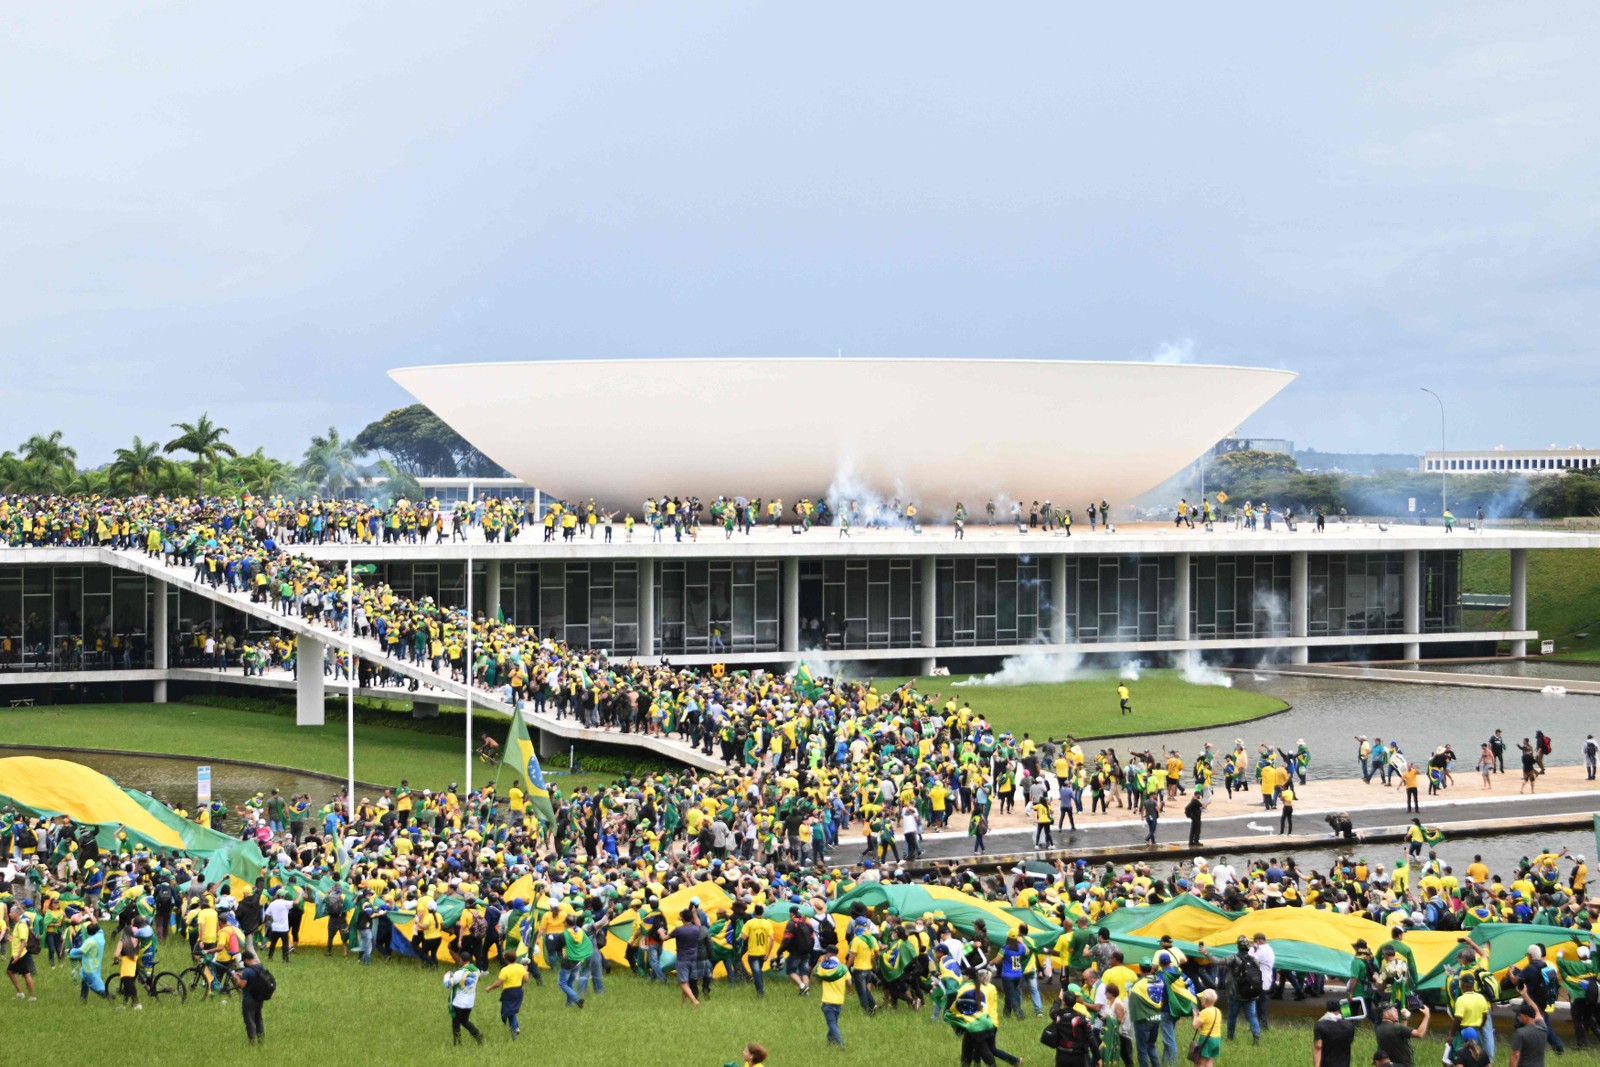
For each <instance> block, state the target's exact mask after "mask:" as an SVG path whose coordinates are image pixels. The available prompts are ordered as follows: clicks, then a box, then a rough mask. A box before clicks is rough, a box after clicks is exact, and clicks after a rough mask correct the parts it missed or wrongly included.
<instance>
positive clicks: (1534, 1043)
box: [1510, 998, 1551, 1067]
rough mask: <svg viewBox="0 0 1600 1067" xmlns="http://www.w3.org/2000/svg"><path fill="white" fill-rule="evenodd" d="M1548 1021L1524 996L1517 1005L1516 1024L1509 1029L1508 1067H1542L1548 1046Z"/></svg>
mask: <svg viewBox="0 0 1600 1067" xmlns="http://www.w3.org/2000/svg"><path fill="white" fill-rule="evenodd" d="M1550 1047H1551V1046H1550V1030H1549V1023H1548V1021H1547V1020H1546V1019H1545V1018H1544V1014H1543V1013H1542V1012H1541V1011H1540V1010H1539V1009H1538V1008H1537V1007H1536V1006H1535V1005H1534V1004H1533V1003H1531V1002H1530V1001H1528V1000H1527V999H1526V998H1524V999H1523V1001H1522V1003H1520V1004H1519V1005H1517V1025H1516V1028H1515V1029H1514V1030H1512V1031H1511V1061H1510V1067H1544V1063H1545V1057H1546V1053H1547V1050H1548V1049H1549V1048H1550Z"/></svg>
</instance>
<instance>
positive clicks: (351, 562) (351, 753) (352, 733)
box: [344, 541, 356, 825]
mask: <svg viewBox="0 0 1600 1067" xmlns="http://www.w3.org/2000/svg"><path fill="white" fill-rule="evenodd" d="M349 548H350V551H349V553H348V554H347V555H346V556H345V563H344V595H345V608H344V625H345V630H346V635H347V637H346V640H347V644H346V646H345V648H346V651H345V656H346V659H345V664H344V679H345V681H346V682H347V683H349V684H348V685H347V686H346V701H345V713H344V748H345V759H346V768H345V771H346V775H347V777H348V781H347V782H346V784H345V789H346V795H345V807H346V808H347V809H348V810H349V815H350V822H351V824H352V825H354V823H355V821H356V543H355V542H354V541H351V542H350V543H349Z"/></svg>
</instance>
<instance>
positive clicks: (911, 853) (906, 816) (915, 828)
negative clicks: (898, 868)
mask: <svg viewBox="0 0 1600 1067" xmlns="http://www.w3.org/2000/svg"><path fill="white" fill-rule="evenodd" d="M900 832H901V833H902V834H903V835H904V836H905V839H906V859H907V860H908V861H909V860H915V859H916V858H917V857H918V856H920V855H922V849H921V848H920V847H918V844H917V837H918V835H919V834H921V833H922V816H921V815H918V814H917V809H916V808H915V807H913V806H912V805H910V804H907V805H906V806H905V807H903V808H901V809H900Z"/></svg>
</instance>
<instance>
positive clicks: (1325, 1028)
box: [1311, 998, 1356, 1067]
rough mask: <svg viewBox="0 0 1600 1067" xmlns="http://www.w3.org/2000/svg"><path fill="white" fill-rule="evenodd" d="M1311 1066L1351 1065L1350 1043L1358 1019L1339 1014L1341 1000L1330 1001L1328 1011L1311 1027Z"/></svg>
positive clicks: (1353, 1038) (1336, 1066) (1344, 1066)
mask: <svg viewBox="0 0 1600 1067" xmlns="http://www.w3.org/2000/svg"><path fill="white" fill-rule="evenodd" d="M1311 1037H1312V1042H1311V1067H1350V1044H1351V1042H1353V1041H1354V1040H1355V1037H1356V1021H1355V1020H1354V1019H1346V1018H1345V1017H1344V1016H1343V1015H1341V1014H1339V1000H1338V999H1337V998H1335V999H1332V1000H1330V1001H1328V1013H1327V1014H1326V1015H1324V1016H1323V1017H1322V1018H1320V1019H1318V1020H1317V1022H1316V1025H1315V1026H1313V1027H1312V1028H1311Z"/></svg>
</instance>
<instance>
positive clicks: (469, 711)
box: [462, 511, 474, 803]
mask: <svg viewBox="0 0 1600 1067" xmlns="http://www.w3.org/2000/svg"><path fill="white" fill-rule="evenodd" d="M473 516H474V513H473V512H472V511H468V512H467V646H466V649H467V651H466V659H465V660H464V661H463V663H462V665H463V666H464V667H465V668H466V671H465V673H466V679H467V776H466V783H467V792H466V794H465V795H463V796H462V801H463V803H464V802H465V801H466V797H467V796H468V795H471V793H472V519H473Z"/></svg>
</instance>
